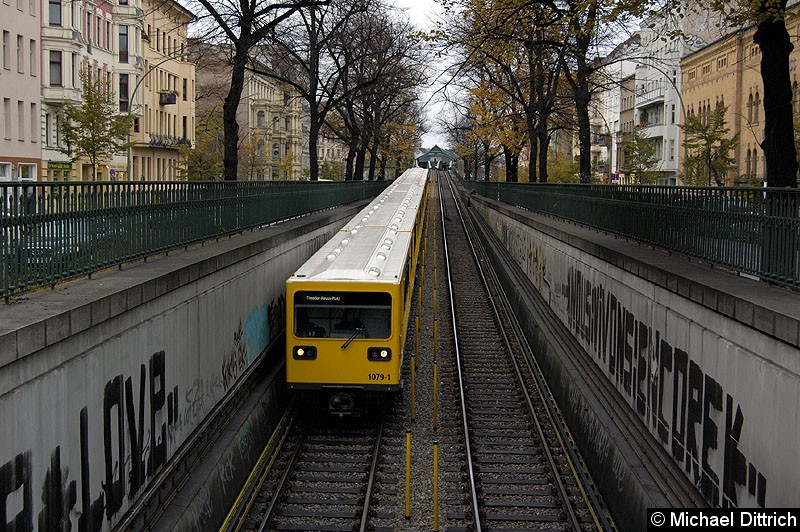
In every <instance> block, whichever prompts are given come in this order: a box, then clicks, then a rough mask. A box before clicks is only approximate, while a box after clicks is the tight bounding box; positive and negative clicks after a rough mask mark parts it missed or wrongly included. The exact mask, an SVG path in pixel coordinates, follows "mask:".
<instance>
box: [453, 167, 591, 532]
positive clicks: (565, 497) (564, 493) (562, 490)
mask: <svg viewBox="0 0 800 532" xmlns="http://www.w3.org/2000/svg"><path fill="white" fill-rule="evenodd" d="M448 185H449V187H450V192H451V194H452V195H453V200H454V203H455V206H456V210H457V211H458V216H459V219H460V220H461V225H462V226H463V227H464V233H465V235H466V237H467V241H468V242H469V246H470V250H471V251H472V257H473V258H474V259H475V264H476V265H477V269H478V273H479V274H480V278H481V283H482V284H483V288H484V290H485V291H486V293H487V294H491V293H492V292H491V289H490V287H489V281H488V279H487V277H486V273H485V272H484V269H485V268H488V269H489V270H491V268H490V267H488V266H482V265H481V260H480V257H479V256H478V255H479V251H480V253H481V254H482V255H483V256H485V255H486V251H485V250H484V249H483V246H482V245H480V242H478V243H477V244H476V242H475V241H473V239H472V237H471V236H470V228H468V227H467V217H466V216H465V215H464V213H463V212H462V210H461V207H460V206H459V201H458V196H457V194H456V192H455V190H453V185H452V183H451V182H449V181H448ZM470 225H471V224H470ZM472 229H473V231H474V227H473V228H472ZM489 275H491V271H490V272H489ZM494 286H495V291H496V292H497V294H498V296H499V297H500V298H501V299H502V300H503V301H504V302H505V294H504V292H503V290H502V287H500V285H499V283H497V282H496V281H494ZM489 303H490V305H491V307H492V312H493V314H494V317H495V321H496V322H497V324H498V329H499V331H500V334H501V335H502V337H503V343H504V344H505V347H506V353H508V358H509V360H510V361H511V364H512V366H513V368H514V374H515V375H516V377H517V382H519V384H520V390H521V391H522V394H523V396H524V397H525V404H526V406H527V408H528V413H529V414H530V417H531V420H533V423H534V426H535V427H536V433H537V434H538V436H539V439H540V440H541V441H542V448H543V449H544V453H545V456H546V458H547V462H548V463H549V464H550V468H551V469H552V470H553V478H554V480H555V482H556V485H557V489H558V494H559V496H560V498H561V501H562V503H563V504H564V507H565V508H566V510H567V514H568V517H569V521H570V524H571V525H572V527H573V529H574V530H580V529H581V524H580V520H579V519H578V516H577V514H576V512H575V508H574V505H573V504H572V501H571V499H570V497H569V492H568V490H567V488H566V486H565V485H564V482H563V479H562V478H561V475H559V474H558V470H559V466H558V463H557V462H556V460H555V458H554V457H553V453H552V451H551V450H550V446H549V445H547V444H546V442H547V437H546V436H545V434H544V430H543V429H542V424H541V422H540V421H539V416H538V415H537V413H536V410H535V408H534V406H533V401H532V400H531V396H530V394H529V393H528V388H527V386H525V381H524V380H523V376H522V371H521V370H520V367H519V362H518V361H517V357H515V356H514V354H513V353H514V348H513V347H512V345H511V340H510V338H509V337H508V334H507V333H506V329H505V327H503V326H502V320H501V317H500V311H499V310H498V308H497V305H496V304H495V299H494V298H493V297H491V295H490V297H489ZM504 310H506V315H508V312H507V307H505V305H504ZM536 382H537V384H538V381H536ZM540 396H541V391H540ZM545 404H546V405H547V410H548V414H549V409H550V405H549V404H547V403H545ZM557 434H558V436H559V439H561V434H560V433H559V432H558V431H557ZM561 444H562V447H563V448H564V449H565V450H567V446H566V445H564V441H563V440H562V441H561ZM567 452H569V450H567ZM570 468H571V469H572V470H573V473H574V471H575V470H574V468H572V465H571V464H570ZM581 489H582V488H581Z"/></svg>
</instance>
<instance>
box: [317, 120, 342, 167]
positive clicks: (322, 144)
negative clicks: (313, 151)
mask: <svg viewBox="0 0 800 532" xmlns="http://www.w3.org/2000/svg"><path fill="white" fill-rule="evenodd" d="M349 151H350V149H349V148H348V146H347V144H345V143H344V142H342V140H341V139H338V138H336V137H335V136H334V135H333V132H332V131H330V129H328V128H325V129H324V131H323V134H321V135H320V136H319V138H318V139H317V163H318V164H319V168H320V177H321V178H323V179H342V180H343V179H344V174H345V166H346V164H347V154H348V152H349Z"/></svg>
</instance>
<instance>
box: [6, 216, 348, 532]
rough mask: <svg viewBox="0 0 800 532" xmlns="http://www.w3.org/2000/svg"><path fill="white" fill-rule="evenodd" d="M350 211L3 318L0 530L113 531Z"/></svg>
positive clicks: (166, 261) (244, 363)
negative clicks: (64, 527)
mask: <svg viewBox="0 0 800 532" xmlns="http://www.w3.org/2000/svg"><path fill="white" fill-rule="evenodd" d="M356 211H357V209H356V208H355V207H352V208H348V209H339V210H336V211H329V212H328V213H326V214H324V215H317V216H313V217H307V218H303V219H298V220H294V221H292V222H289V223H287V224H282V225H281V226H278V227H273V228H268V229H264V230H261V231H256V232H252V233H245V234H244V235H239V236H236V237H234V238H230V239H224V240H222V241H220V242H219V243H216V244H214V245H209V246H206V247H198V248H196V249H192V250H189V251H185V252H181V253H177V254H173V255H170V256H168V257H159V258H155V259H152V260H150V261H148V262H147V263H142V264H135V265H131V266H129V267H126V268H125V269H124V270H122V271H109V272H106V273H103V274H98V275H96V276H95V277H94V278H93V279H91V280H79V281H75V282H72V283H68V284H64V285H60V286H58V287H56V289H55V290H53V291H43V292H38V293H34V294H32V295H30V296H28V297H27V298H21V299H20V301H18V302H15V303H12V304H11V305H7V306H4V307H2V308H0V427H3V429H2V430H0V525H2V526H3V527H6V528H7V527H8V526H11V529H12V530H32V529H35V530H56V529H61V528H60V527H61V525H59V523H63V522H65V521H69V522H70V523H71V524H72V528H73V530H81V531H95V530H109V529H110V528H111V527H113V526H114V524H115V523H116V522H117V521H119V519H120V517H121V516H122V515H123V514H124V513H125V512H126V510H127V509H128V508H130V507H131V505H132V503H133V502H135V501H136V499H137V498H138V497H140V496H141V494H142V493H143V492H144V491H145V490H146V489H147V487H148V485H149V483H150V482H151V481H152V479H153V478H154V477H155V476H156V475H157V474H158V473H159V472H160V471H161V470H162V468H163V467H164V465H165V463H166V462H167V461H168V460H169V459H170V457H171V456H172V455H173V454H174V453H175V451H176V450H177V449H178V448H179V447H180V446H181V444H182V443H183V442H184V441H186V439H187V438H188V437H189V436H190V435H191V434H192V432H193V430H194V429H195V428H196V427H197V426H198V425H199V423H200V422H201V421H202V420H203V419H204V417H205V416H206V415H207V414H208V413H209V412H210V411H211V410H212V408H213V407H214V406H215V405H216V404H217V403H219V402H220V401H221V400H222V399H223V397H224V396H225V394H226V392H227V391H228V390H229V389H231V387H232V386H233V385H234V384H235V383H236V382H237V379H238V378H239V377H240V376H241V375H242V374H243V372H245V371H246V369H247V368H248V367H250V366H251V365H252V364H254V363H255V362H256V361H257V360H259V357H260V356H261V354H262V351H263V349H264V347H265V346H266V345H267V344H268V342H269V341H270V340H271V339H272V338H274V337H275V335H276V334H278V333H279V332H280V330H281V329H282V328H283V325H284V316H285V312H284V310H285V296H284V292H285V290H284V283H285V280H286V278H287V277H288V276H289V275H290V274H291V273H292V272H293V271H294V269H296V267H297V266H299V265H300V264H301V263H302V262H304V261H305V260H306V259H307V258H308V257H309V256H310V255H311V254H312V253H313V252H314V251H316V249H317V248H318V247H319V246H320V245H321V244H322V243H323V242H325V241H326V240H327V239H328V238H329V237H330V236H332V233H333V232H335V231H336V230H338V228H339V227H340V226H341V224H342V222H343V221H345V220H347V219H349V218H350V217H352V216H353V215H354V214H355V212H356ZM243 441H244V440H243ZM247 441H249V442H250V444H252V445H257V442H255V441H250V439H247ZM251 454H256V455H257V453H251Z"/></svg>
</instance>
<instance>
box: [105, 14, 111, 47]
mask: <svg viewBox="0 0 800 532" xmlns="http://www.w3.org/2000/svg"><path fill="white" fill-rule="evenodd" d="M106 48H108V49H109V50H110V49H111V23H110V22H108V21H106Z"/></svg>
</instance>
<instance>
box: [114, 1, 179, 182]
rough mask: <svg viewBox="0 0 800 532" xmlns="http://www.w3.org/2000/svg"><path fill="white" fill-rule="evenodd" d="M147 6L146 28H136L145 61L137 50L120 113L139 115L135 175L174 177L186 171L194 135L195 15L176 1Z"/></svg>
mask: <svg viewBox="0 0 800 532" xmlns="http://www.w3.org/2000/svg"><path fill="white" fill-rule="evenodd" d="M142 9H143V10H144V16H143V18H142V19H141V22H140V23H141V24H142V27H141V28H139V31H135V32H134V35H141V42H140V43H135V44H134V45H133V46H134V49H135V51H136V52H138V51H139V50H141V60H140V59H139V56H138V55H135V57H134V59H133V64H134V66H135V70H134V71H133V72H130V74H129V75H128V76H127V77H126V79H124V80H121V82H120V90H119V94H120V112H129V113H130V114H131V115H132V116H133V117H134V119H133V127H132V131H131V147H130V165H129V166H130V178H131V179H140V180H146V181H173V180H176V179H179V178H180V177H181V175H182V164H183V157H182V154H181V147H187V148H188V147H191V146H193V144H194V140H195V123H194V122H195V65H194V64H193V63H192V62H191V61H190V60H189V52H188V36H187V31H188V30H187V28H188V24H189V22H191V21H192V20H194V15H193V14H192V13H190V12H189V11H187V10H186V9H185V8H184V7H182V6H181V5H180V4H179V3H178V2H176V1H173V0H164V1H155V0H143V2H142ZM130 62H131V60H130V58H129V60H128V62H127V63H126V65H128V64H130ZM126 74H127V73H126ZM123 81H125V84H123ZM126 166H127V165H126Z"/></svg>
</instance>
